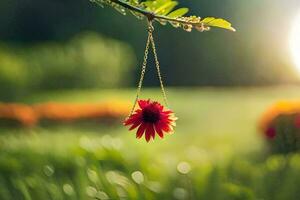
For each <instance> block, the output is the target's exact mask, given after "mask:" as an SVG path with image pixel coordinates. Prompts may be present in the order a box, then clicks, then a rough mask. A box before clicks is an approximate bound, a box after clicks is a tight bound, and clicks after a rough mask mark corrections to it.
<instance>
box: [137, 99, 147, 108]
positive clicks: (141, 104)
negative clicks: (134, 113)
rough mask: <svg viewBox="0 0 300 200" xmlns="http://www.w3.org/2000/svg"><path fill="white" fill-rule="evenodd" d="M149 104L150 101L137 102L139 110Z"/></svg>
mask: <svg viewBox="0 0 300 200" xmlns="http://www.w3.org/2000/svg"><path fill="white" fill-rule="evenodd" d="M149 103H150V99H149V100H139V101H138V104H139V106H140V108H141V109H144V108H145V107H146V106H148V105H149Z"/></svg>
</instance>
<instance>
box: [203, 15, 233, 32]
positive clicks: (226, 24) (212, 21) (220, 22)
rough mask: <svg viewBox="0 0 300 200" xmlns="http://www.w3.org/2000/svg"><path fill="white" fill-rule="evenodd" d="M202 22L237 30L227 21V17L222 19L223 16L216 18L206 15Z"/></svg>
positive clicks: (207, 24) (206, 24)
mask: <svg viewBox="0 0 300 200" xmlns="http://www.w3.org/2000/svg"><path fill="white" fill-rule="evenodd" d="M201 22H202V23H203V24H204V25H205V26H215V27H219V28H224V29H228V30H231V31H236V30H235V29H234V28H233V27H232V26H231V23H230V22H228V21H226V20H225V19H221V18H214V17H206V18H204V19H203V20H201Z"/></svg>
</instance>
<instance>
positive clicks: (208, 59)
mask: <svg viewBox="0 0 300 200" xmlns="http://www.w3.org/2000/svg"><path fill="white" fill-rule="evenodd" d="M180 3H181V5H182V6H187V7H189V8H191V14H197V15H200V16H203V17H204V16H218V17H222V18H225V19H228V20H229V21H231V22H232V23H233V25H234V27H235V28H236V29H237V30H238V31H237V32H236V33H231V32H228V31H223V30H212V31H210V32H206V33H203V34H199V33H197V32H192V33H190V34H188V33H186V32H184V31H182V30H175V29H173V28H172V27H171V26H165V27H163V26H159V25H157V26H156V32H155V37H156V40H157V46H158V48H159V50H158V51H159V52H158V53H159V57H160V62H161V65H162V72H163V74H164V76H165V81H166V83H167V84H168V85H169V86H235V85H270V84H279V83H296V82H298V81H299V79H298V78H299V76H298V74H297V73H296V71H295V67H294V63H293V61H292V59H291V56H290V49H289V46H288V40H289V32H290V29H291V26H292V21H293V18H294V17H295V16H296V14H297V11H298V10H299V7H300V3H299V1H297V0H291V1H289V2H288V3H287V2H284V1H280V0H275V1H274V0H265V1H263V2H261V1H258V0H254V1H247V2H246V1H237V0H227V1H226V2H220V1H216V0H214V1H190V2H184V1H182V2H180ZM0 24H1V27H0V40H1V41H0V42H1V43H0V44H1V45H0V61H1V62H0V65H1V68H0V69H1V73H0V83H1V84H0V85H1V86H0V87H1V91H6V92H8V93H11V92H10V91H11V90H12V89H13V90H15V91H18V92H16V93H18V94H21V95H23V94H24V93H26V92H27V91H28V92H30V91H32V90H43V89H61V88H87V87H89V88H95V87H101V88H103V87H128V86H133V85H135V82H136V81H137V78H138V73H139V67H138V66H139V64H140V63H141V61H142V57H143V51H144V43H145V40H146V25H145V22H144V21H138V20H135V19H134V17H133V16H130V15H129V16H127V17H123V16H122V15H121V14H119V13H117V12H114V10H112V9H110V8H105V9H102V8H100V7H97V6H96V5H94V4H92V3H90V2H89V1H87V0H78V1H76V2H74V1H71V0H61V1H53V0H51V1H50V0H49V1H48V0H42V1H38V2H37V1H34V0H24V1H22V2H20V1H17V0H11V1H8V0H5V1H1V3H0ZM111 39H112V40H114V41H112V40H111ZM103 40H104V41H106V42H104V41H103ZM96 42H97V43H99V44H98V45H93V44H95V43H96ZM110 42H112V44H110ZM117 42H120V44H117ZM100 43H101V44H100ZM107 46H114V47H112V48H113V49H109V48H110V47H107ZM116 51H118V52H116ZM121 52H122V53H121ZM102 56H103V57H107V56H109V58H107V59H106V60H105V61H103V59H101V57H102ZM122 56H123V57H126V58H125V59H124V58H123V57H122ZM74 57H76V59H78V60H76V59H74ZM56 58H57V59H56ZM11 60H13V61H11ZM104 62H106V63H104ZM62 65H63V66H64V67H62ZM79 70H80V71H81V72H82V74H78V73H77V72H78V71H79ZM93 71H95V73H93ZM154 73H155V72H154V68H153V67H149V75H148V76H146V81H145V84H146V85H148V86H156V85H157V78H156V76H155V75H154ZM45 74H47V75H45ZM107 74H111V75H110V76H111V77H109V78H108V76H107ZM113 74H114V76H113ZM182 74H185V76H186V77H189V78H188V79H187V78H183V77H182ZM96 75H98V77H96ZM115 76H116V77H115ZM86 77H91V78H86ZM105 77H106V78H105ZM104 79H110V80H104ZM56 80H59V81H56ZM22 93H23V94H22ZM14 96H16V94H5V95H4V94H3V92H2V93H1V99H8V100H11V99H13V97H14Z"/></svg>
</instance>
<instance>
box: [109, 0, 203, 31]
mask: <svg viewBox="0 0 300 200" xmlns="http://www.w3.org/2000/svg"><path fill="white" fill-rule="evenodd" d="M110 1H111V2H113V3H115V4H118V5H120V6H123V7H124V8H127V9H129V10H132V11H134V12H138V13H140V14H142V15H144V16H146V17H147V18H148V20H150V21H151V20H153V19H161V20H166V21H169V22H176V23H182V24H190V25H193V26H195V25H201V24H203V23H202V22H189V21H185V20H183V19H178V18H170V17H167V16H164V15H157V14H155V13H154V12H152V11H147V10H144V9H142V8H139V7H137V6H133V5H131V4H129V3H127V2H125V1H123V0H110Z"/></svg>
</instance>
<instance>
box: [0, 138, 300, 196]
mask: <svg viewBox="0 0 300 200" xmlns="http://www.w3.org/2000/svg"><path fill="white" fill-rule="evenodd" d="M46 138H47V137H45V138H44V139H43V140H39V141H38V142H39V145H38V147H37V146H35V142H37V141H35V139H33V141H27V148H26V149H24V147H22V146H14V147H12V144H11V145H9V144H6V145H5V148H3V147H2V148H1V154H0V186H1V187H0V188H1V189H0V198H1V199H3V200H10V199H32V200H34V199H82V200H84V199H139V200H143V199H147V200H150V199H178V200H184V199H197V200H201V199H205V200H206V199H210V200H256V199H265V200H282V199H289V200H296V199H297V198H298V195H299V189H298V187H297V186H298V185H299V184H300V156H299V154H291V155H289V156H288V157H283V156H280V155H275V156H270V157H268V158H266V159H265V160H262V161H256V160H252V159H251V158H250V157H249V156H245V155H244V156H242V155H239V154H238V153H237V156H238V157H236V158H232V157H231V156H229V155H226V156H224V155H223V156H222V159H221V160H219V161H218V160H215V158H214V156H213V153H212V152H210V153H208V152H207V151H205V150H203V149H201V148H199V147H193V148H192V149H193V151H192V152H194V153H193V154H192V155H193V156H190V157H189V158H188V160H186V161H182V159H183V158H185V156H184V155H182V153H180V154H179V153H177V150H176V146H174V145H173V146H170V148H173V151H168V152H160V154H158V155H153V153H154V152H145V151H143V150H142V149H143V147H142V146H140V147H139V148H141V149H138V150H137V149H136V148H137V147H135V150H134V151H132V150H130V149H131V148H129V147H130V145H129V144H124V143H123V141H122V140H120V138H118V137H111V136H109V135H105V136H102V137H99V138H95V137H91V138H90V137H87V136H82V137H80V138H78V139H75V141H76V144H74V145H73V146H72V147H71V148H70V149H65V150H64V154H62V153H60V152H59V151H58V150H56V149H53V147H52V148H49V146H48V145H45V144H46V143H48V141H47V140H46ZM64 139H65V140H66V139H69V140H70V139H71V138H70V135H69V136H68V135H64ZM11 141H13V140H11ZM25 141H26V139H25ZM56 145H57V144H56ZM48 148H49V149H48ZM219 151H220V153H221V152H222V148H221V149H219ZM185 159H186V158H185ZM274 190H275V191H276V193H274Z"/></svg>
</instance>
